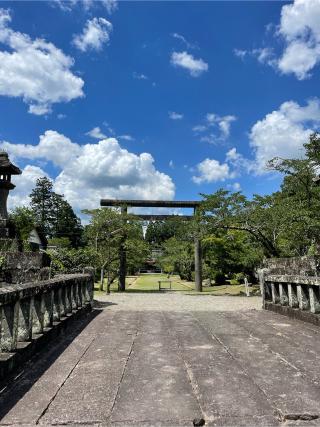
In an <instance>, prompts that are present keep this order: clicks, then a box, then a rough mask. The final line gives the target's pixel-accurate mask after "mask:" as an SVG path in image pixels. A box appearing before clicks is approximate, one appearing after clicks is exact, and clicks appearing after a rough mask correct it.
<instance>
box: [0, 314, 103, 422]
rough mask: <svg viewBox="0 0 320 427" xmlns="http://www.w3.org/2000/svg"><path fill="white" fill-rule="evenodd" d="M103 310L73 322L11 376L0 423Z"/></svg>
mask: <svg viewBox="0 0 320 427" xmlns="http://www.w3.org/2000/svg"><path fill="white" fill-rule="evenodd" d="M101 312H102V310H99V309H95V308H94V309H93V310H92V311H91V312H90V313H89V314H87V315H84V316H83V318H80V319H75V320H71V321H70V324H68V327H67V329H66V331H65V333H63V334H61V336H60V337H59V338H58V339H57V340H56V341H54V342H51V343H49V345H48V346H46V347H45V348H44V349H43V350H41V351H40V352H38V353H36V354H35V355H34V356H33V357H32V358H31V359H30V360H29V361H27V362H26V363H25V364H24V365H22V366H21V367H20V368H19V369H18V370H17V371H15V372H14V373H13V374H12V375H10V376H9V377H8V378H7V379H6V380H5V382H3V383H2V384H1V389H0V422H1V420H2V418H3V417H4V416H5V415H6V414H7V413H8V412H9V411H10V410H11V409H12V408H13V407H14V406H15V404H16V403H17V402H18V401H19V400H20V399H21V398H22V397H23V396H24V395H25V394H26V393H27V392H28V391H29V390H30V389H31V387H32V386H33V385H34V384H35V383H36V382H37V381H38V379H39V378H40V377H41V376H42V375H43V374H44V372H46V370H47V369H48V368H49V367H50V366H51V365H52V364H53V363H54V362H55V360H56V359H57V358H58V357H59V356H60V355H61V354H62V353H63V352H64V351H65V350H66V349H67V348H68V346H69V345H70V344H71V343H72V341H73V340H74V339H75V338H76V337H77V336H78V335H79V334H80V333H81V332H82V331H83V330H84V329H85V328H86V327H87V326H88V325H89V323H90V322H92V320H93V319H95V317H97V316H98V315H99V314H100V313H101Z"/></svg>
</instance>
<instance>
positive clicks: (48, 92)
mask: <svg viewBox="0 0 320 427" xmlns="http://www.w3.org/2000/svg"><path fill="white" fill-rule="evenodd" d="M10 22H11V16H10V13H9V11H7V10H5V9H0V43H2V44H3V45H5V46H6V47H7V50H0V64H1V66H0V95H3V96H9V97H16V98H18V97H21V98H22V99H23V101H24V102H25V103H26V104H28V105H29V112H30V113H32V114H37V115H42V114H47V113H49V112H50V111H51V106H52V104H54V103H58V102H69V101H71V100H72V99H75V98H79V97H82V96H83V91H82V88H83V85H84V82H83V80H82V79H81V78H80V77H78V76H76V75H74V74H73V73H72V72H71V68H72V66H73V63H74V61H73V59H72V58H71V57H70V56H67V55H65V54H64V53H63V52H62V50H60V49H58V48H57V47H56V46H55V45H54V44H52V43H49V42H47V41H45V40H43V39H40V38H37V39H34V40H32V39H31V38H30V37H29V36H28V35H27V34H23V33H20V32H17V31H14V30H12V29H11V28H10V27H9V24H10Z"/></svg>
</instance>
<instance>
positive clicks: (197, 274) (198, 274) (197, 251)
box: [194, 207, 202, 292]
mask: <svg viewBox="0 0 320 427" xmlns="http://www.w3.org/2000/svg"><path fill="white" fill-rule="evenodd" d="M194 216H195V219H196V222H197V221H198V212H197V208H196V207H195V208H194ZM199 231H200V230H199V225H198V223H197V229H196V234H195V237H194V281H195V290H196V291H197V292H202V247H201V239H200V236H199Z"/></svg>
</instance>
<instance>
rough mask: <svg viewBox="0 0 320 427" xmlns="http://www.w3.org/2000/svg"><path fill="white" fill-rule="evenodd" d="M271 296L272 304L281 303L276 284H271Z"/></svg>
mask: <svg viewBox="0 0 320 427" xmlns="http://www.w3.org/2000/svg"><path fill="white" fill-rule="evenodd" d="M271 294H272V302H273V303H274V304H277V303H278V302H280V297H279V292H278V289H277V286H276V285H275V284H274V283H271Z"/></svg>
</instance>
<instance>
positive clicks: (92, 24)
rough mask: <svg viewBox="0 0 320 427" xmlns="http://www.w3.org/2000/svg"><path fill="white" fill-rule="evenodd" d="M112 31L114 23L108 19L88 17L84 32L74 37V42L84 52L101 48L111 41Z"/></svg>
mask: <svg viewBox="0 0 320 427" xmlns="http://www.w3.org/2000/svg"><path fill="white" fill-rule="evenodd" d="M111 31H112V24H111V22H109V21H107V20H106V19H104V18H93V19H88V20H87V22H86V24H85V27H84V29H83V31H82V33H81V34H77V35H75V36H74V37H73V44H74V45H75V46H76V47H77V48H78V49H80V50H81V51H82V52H86V51H87V50H90V49H91V50H101V49H102V46H103V45H104V44H106V43H108V42H109V40H110V33H111Z"/></svg>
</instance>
